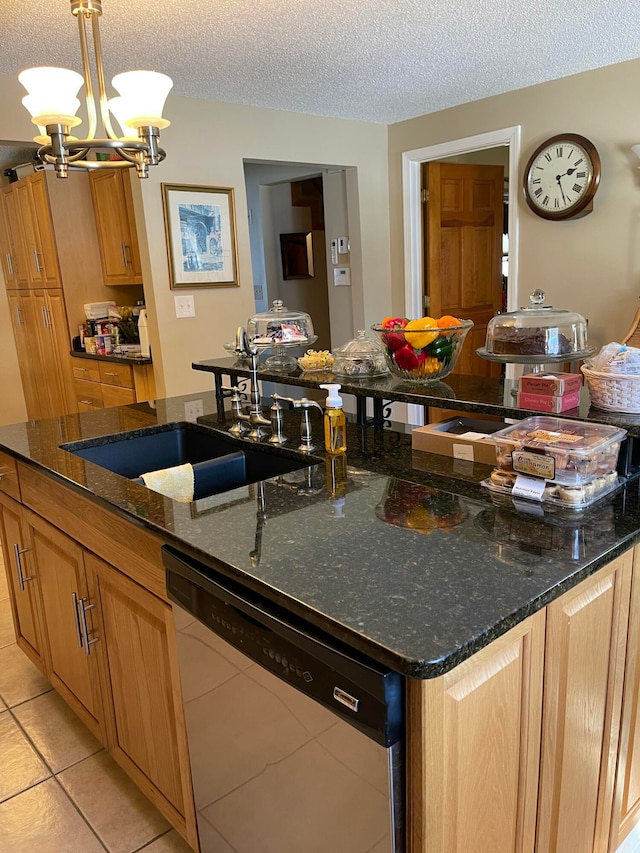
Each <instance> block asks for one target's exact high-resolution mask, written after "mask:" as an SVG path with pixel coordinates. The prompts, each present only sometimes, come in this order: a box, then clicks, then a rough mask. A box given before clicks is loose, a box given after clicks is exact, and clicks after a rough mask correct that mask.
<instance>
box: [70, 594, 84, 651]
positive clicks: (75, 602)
mask: <svg viewBox="0 0 640 853" xmlns="http://www.w3.org/2000/svg"><path fill="white" fill-rule="evenodd" d="M71 601H72V602H73V617H74V620H75V625H76V638H77V640H78V648H80V649H81V648H82V632H81V629H80V614H79V613H78V596H77V595H76V593H75V592H72V593H71Z"/></svg>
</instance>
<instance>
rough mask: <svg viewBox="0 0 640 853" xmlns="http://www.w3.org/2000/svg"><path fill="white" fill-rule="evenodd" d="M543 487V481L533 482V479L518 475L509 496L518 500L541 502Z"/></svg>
mask: <svg viewBox="0 0 640 853" xmlns="http://www.w3.org/2000/svg"><path fill="white" fill-rule="evenodd" d="M544 487H545V482H544V480H535V479H534V478H533V477H525V476H523V475H522V474H518V476H517V477H516V482H515V485H514V487H513V489H512V491H511V494H512V495H515V496H516V497H519V498H528V499H529V500H531V501H541V500H542V497H543V495H544Z"/></svg>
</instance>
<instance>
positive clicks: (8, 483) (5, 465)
mask: <svg viewBox="0 0 640 853" xmlns="http://www.w3.org/2000/svg"><path fill="white" fill-rule="evenodd" d="M0 492H5V494H7V495H11V497H12V498H15V499H16V500H17V501H19V500H20V483H19V481H18V468H17V466H16V460H15V459H14V458H13V457H12V456H9V455H8V454H7V453H2V452H0Z"/></svg>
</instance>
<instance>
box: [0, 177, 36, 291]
mask: <svg viewBox="0 0 640 853" xmlns="http://www.w3.org/2000/svg"><path fill="white" fill-rule="evenodd" d="M19 224H20V219H19V214H18V203H17V200H16V196H15V195H14V193H13V187H12V186H11V185H9V186H6V187H3V188H2V189H1V190H0V253H1V255H2V257H1V261H2V272H3V273H4V280H5V284H6V287H7V290H13V289H15V288H23V287H28V286H29V279H28V278H27V271H26V268H25V267H24V258H25V257H26V250H25V249H24V247H23V238H22V232H21V231H20V230H19Z"/></svg>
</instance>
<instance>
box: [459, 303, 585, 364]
mask: <svg viewBox="0 0 640 853" xmlns="http://www.w3.org/2000/svg"><path fill="white" fill-rule="evenodd" d="M529 299H530V301H531V304H530V305H527V306H524V307H522V308H520V309H519V310H518V311H507V312H506V313H504V314H497V315H496V316H495V317H493V318H492V319H491V320H490V321H489V323H488V325H487V340H486V345H485V346H484V347H481V348H480V349H477V350H476V352H477V354H478V355H479V356H480V357H481V358H485V359H487V361H497V362H501V363H502V364H521V365H524V368H525V369H524V373H542V372H544V370H545V369H546V365H549V364H559V365H560V364H564V363H566V362H574V361H581V360H582V359H585V358H587V357H588V356H590V355H592V354H593V353H594V352H595V347H590V346H588V345H587V321H586V320H585V318H584V317H583V316H582V315H580V314H577V313H576V312H575V311H567V310H565V309H563V308H554V307H553V306H552V305H545V304H544V300H545V296H544V291H542V290H540V289H536V290H534V291H533V293H532V294H531V296H530V297H529Z"/></svg>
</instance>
